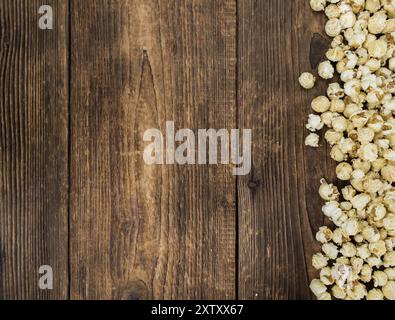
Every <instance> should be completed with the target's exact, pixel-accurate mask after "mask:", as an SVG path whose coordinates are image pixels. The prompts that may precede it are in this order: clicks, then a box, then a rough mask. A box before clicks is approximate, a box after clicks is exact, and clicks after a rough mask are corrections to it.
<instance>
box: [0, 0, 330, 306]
mask: <svg viewBox="0 0 395 320" xmlns="http://www.w3.org/2000/svg"><path fill="white" fill-rule="evenodd" d="M41 4H42V1H41V0H0V25H1V27H0V28H1V29H0V31H1V33H0V151H1V152H0V155H1V157H0V279H1V280H0V298H2V299H69V298H71V299H234V298H239V299H310V298H311V294H310V292H309V288H308V285H309V283H310V280H311V279H312V278H313V277H314V276H316V273H315V271H314V270H313V269H312V267H311V263H310V260H311V255H312V254H313V253H314V252H315V251H316V250H319V246H318V244H317V243H316V242H315V240H314V235H315V232H316V231H317V230H318V228H319V227H320V226H321V225H322V224H324V223H325V221H324V219H323V215H322V214H321V211H320V208H321V206H322V202H321V200H320V199H319V197H318V194H317V190H318V186H319V180H320V179H321V178H322V177H326V178H327V179H329V180H330V181H334V178H335V177H334V172H335V171H334V168H335V164H334V163H333V162H332V161H331V160H330V158H329V155H328V151H327V148H326V146H325V144H324V143H322V147H320V148H319V149H318V150H310V149H307V148H305V147H304V138H305V136H306V134H307V133H306V130H305V128H304V126H305V123H306V118H307V116H308V114H309V113H310V101H311V100H312V98H314V97H315V96H317V95H318V94H322V93H324V92H325V88H326V86H327V83H325V82H324V81H322V80H320V81H319V82H318V85H317V86H316V88H315V89H314V90H312V91H309V92H307V91H304V90H302V89H301V88H300V87H299V85H298V83H297V79H298V76H299V74H300V73H301V72H302V71H310V70H311V69H312V68H313V67H316V65H317V63H318V62H319V61H320V59H321V58H322V55H323V53H324V52H325V49H326V47H327V46H328V41H327V40H326V39H325V37H323V36H322V34H323V25H324V23H325V17H324V15H323V14H322V13H321V14H319V13H313V12H312V11H311V10H310V8H309V5H308V1H306V0H292V1H290V0H185V1H184V0H92V1H78V0H63V1H60V0H59V1H56V0H47V1H46V4H48V5H51V6H52V7H53V10H54V30H40V29H39V28H38V24H37V22H38V19H39V17H40V15H39V14H38V8H39V6H40V5H41ZM166 121H175V123H176V126H177V128H191V129H193V130H196V129H200V128H215V129H219V128H227V129H232V128H240V129H246V128H248V129H253V169H252V172H251V173H250V174H249V175H248V176H245V177H234V176H232V174H231V167H230V166H147V165H146V164H145V163H144V161H143V157H142V152H143V149H144V147H145V143H144V142H143V141H142V138H141V137H142V134H143V132H144V131H145V130H146V129H148V128H163V127H164V126H165V122H166ZM41 265H50V266H51V267H52V268H53V270H54V289H53V290H51V291H43V290H40V289H39V288H38V286H37V282H38V278H39V274H38V269H39V267H40V266H41Z"/></svg>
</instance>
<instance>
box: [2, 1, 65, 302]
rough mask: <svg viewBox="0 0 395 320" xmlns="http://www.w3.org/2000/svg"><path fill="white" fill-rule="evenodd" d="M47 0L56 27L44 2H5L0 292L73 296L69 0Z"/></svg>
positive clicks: (15, 295)
mask: <svg viewBox="0 0 395 320" xmlns="http://www.w3.org/2000/svg"><path fill="white" fill-rule="evenodd" d="M47 3H48V4H49V5H52V6H53V9H54V14H55V15H56V16H57V20H56V30H53V32H45V31H43V30H40V29H39V28H38V27H37V25H38V24H37V21H38V19H37V12H38V8H39V6H40V5H41V1H38V0H26V1H21V0H16V1H13V0H12V1H5V0H1V1H0V24H1V33H0V123H1V125H0V128H1V129H0V299H46V298H53V299H65V298H67V296H68V245H67V243H68V139H69V138H68V130H67V128H68V112H69V110H68V81H67V79H68V59H67V52H68V50H67V38H68V37H67V25H68V23H67V16H68V15H67V12H68V4H67V1H48V2H47ZM41 265H51V266H52V268H53V269H54V271H55V275H56V276H55V278H54V290H53V291H51V292H50V291H42V290H39V288H38V285H37V283H38V269H39V267H40V266H41Z"/></svg>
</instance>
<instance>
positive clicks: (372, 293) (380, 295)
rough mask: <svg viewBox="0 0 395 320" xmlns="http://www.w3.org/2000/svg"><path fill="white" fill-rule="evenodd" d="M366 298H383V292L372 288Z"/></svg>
mask: <svg viewBox="0 0 395 320" xmlns="http://www.w3.org/2000/svg"><path fill="white" fill-rule="evenodd" d="M366 300H384V294H383V292H382V291H381V290H379V289H372V290H370V291H369V292H368V295H367V297H366Z"/></svg>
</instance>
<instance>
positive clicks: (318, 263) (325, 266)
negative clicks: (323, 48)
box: [299, 0, 395, 300]
mask: <svg viewBox="0 0 395 320" xmlns="http://www.w3.org/2000/svg"><path fill="white" fill-rule="evenodd" d="M310 5H311V8H312V9H313V10H314V11H323V12H325V14H326V16H327V17H328V21H327V23H326V26H325V32H326V33H327V35H328V36H330V37H331V38H333V40H332V44H331V47H330V49H329V50H328V52H327V53H326V59H327V60H326V61H324V62H322V63H321V64H320V65H319V67H318V75H319V76H320V77H321V78H323V79H326V80H330V79H333V78H334V77H335V73H336V72H337V73H338V74H339V75H340V77H339V80H338V81H336V80H334V79H333V80H331V81H330V82H332V83H330V84H329V87H328V90H327V94H326V96H320V97H317V98H315V99H314V100H313V101H312V104H311V107H312V110H313V111H314V113H313V114H311V115H310V116H309V119H308V124H307V126H306V127H307V129H308V130H309V131H310V132H311V133H310V134H309V135H308V136H307V138H306V141H305V143H306V145H307V146H310V147H318V146H319V143H320V137H319V136H318V135H317V133H316V132H318V131H320V130H322V129H323V128H324V127H325V128H326V132H325V140H326V142H327V143H328V144H329V145H330V146H331V153H330V155H331V157H332V159H333V160H335V161H336V162H337V163H338V166H337V169H336V174H337V178H338V179H339V180H340V181H344V182H345V183H344V185H346V186H345V187H344V188H342V189H340V188H338V187H336V186H335V185H333V184H330V183H328V182H327V181H325V180H324V179H323V180H322V181H321V187H320V190H319V194H320V196H321V198H322V199H323V200H324V201H326V203H325V205H324V206H323V208H322V211H323V214H324V215H325V216H326V217H328V218H329V219H330V221H332V223H333V227H331V228H329V227H322V228H320V230H319V231H318V233H317V235H316V239H317V241H319V242H320V243H321V244H322V252H321V253H318V254H315V255H314V256H313V266H314V268H315V269H317V270H318V271H319V279H315V280H313V281H312V282H311V285H310V288H311V290H312V291H313V293H314V294H315V295H316V296H317V298H318V299H320V300H329V299H341V300H362V299H367V300H395V251H394V249H395V187H394V186H393V184H394V182H395V117H394V114H395V0H310ZM299 82H300V84H301V86H302V87H303V88H305V89H312V88H313V87H314V85H315V82H316V78H315V77H314V76H313V75H312V74H310V73H303V74H302V75H301V76H300V78H299Z"/></svg>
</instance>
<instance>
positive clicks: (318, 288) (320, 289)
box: [310, 279, 327, 297]
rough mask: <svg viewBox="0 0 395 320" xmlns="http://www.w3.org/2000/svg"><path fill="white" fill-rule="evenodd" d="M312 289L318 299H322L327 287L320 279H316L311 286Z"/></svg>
mask: <svg viewBox="0 0 395 320" xmlns="http://www.w3.org/2000/svg"><path fill="white" fill-rule="evenodd" d="M310 289H311V291H312V292H313V293H314V295H315V296H316V297H320V296H321V295H322V294H324V293H325V292H326V290H327V289H326V286H325V285H324V284H323V283H322V282H321V281H320V280H318V279H314V280H313V281H312V282H311V284H310Z"/></svg>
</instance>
